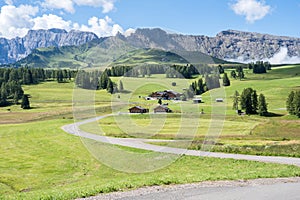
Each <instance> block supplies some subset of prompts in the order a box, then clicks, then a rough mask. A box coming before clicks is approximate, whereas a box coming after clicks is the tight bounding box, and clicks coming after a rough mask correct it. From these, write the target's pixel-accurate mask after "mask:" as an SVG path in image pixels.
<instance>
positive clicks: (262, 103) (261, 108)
mask: <svg viewBox="0 0 300 200" xmlns="http://www.w3.org/2000/svg"><path fill="white" fill-rule="evenodd" d="M258 114H259V115H260V116H266V115H267V114H268V107H267V102H266V98H265V96H264V95H263V94H260V95H259V98H258Z"/></svg>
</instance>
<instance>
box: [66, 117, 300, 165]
mask: <svg viewBox="0 0 300 200" xmlns="http://www.w3.org/2000/svg"><path fill="white" fill-rule="evenodd" d="M108 116H112V115H104V116H100V117H95V118H91V119H88V120H84V121H81V122H77V123H73V124H69V125H65V126H63V127H62V129H63V130H64V131H65V132H67V133H70V134H73V135H76V136H80V137H83V138H88V139H92V140H96V141H100V142H104V143H110V144H116V145H121V146H127V147H133V148H138V149H144V150H150V151H156V152H162V153H171V154H180V155H182V154H185V155H190V156H207V157H215V158H232V159H238V160H251V161H260V162H272V163H280V164H290V165H296V166H299V167H300V158H291V157H279V156H254V155H243V154H228V153H216V152H204V151H199V150H186V149H180V148H172V147H162V146H158V145H153V144H147V143H146V142H152V141H153V140H151V139H138V138H113V137H106V136H100V135H95V134H91V133H87V132H85V131H82V130H80V129H79V126H80V125H83V124H86V123H90V122H93V121H97V120H101V119H103V118H105V117H108ZM156 141H162V142H163V141H167V140H156Z"/></svg>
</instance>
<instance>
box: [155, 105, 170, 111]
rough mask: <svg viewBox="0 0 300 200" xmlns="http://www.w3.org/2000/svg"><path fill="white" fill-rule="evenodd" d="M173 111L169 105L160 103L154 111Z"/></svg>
mask: <svg viewBox="0 0 300 200" xmlns="http://www.w3.org/2000/svg"><path fill="white" fill-rule="evenodd" d="M171 112H172V110H171V109H170V108H168V107H167V106H162V105H159V106H157V107H156V108H154V113H171Z"/></svg>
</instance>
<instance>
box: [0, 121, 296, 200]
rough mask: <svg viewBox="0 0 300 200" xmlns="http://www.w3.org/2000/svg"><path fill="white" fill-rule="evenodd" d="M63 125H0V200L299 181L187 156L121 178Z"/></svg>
mask: <svg viewBox="0 0 300 200" xmlns="http://www.w3.org/2000/svg"><path fill="white" fill-rule="evenodd" d="M68 123H72V120H68V119H64V120H63V119H59V120H47V121H42V122H34V123H24V124H17V125H0V142H1V145H0V152H1V159H0V169H1V170H0V199H71V198H77V197H85V196H90V195H95V194H98V193H103V192H112V191H119V190H126V189H133V188H137V187H142V186H148V185H163V184H178V183H189V182H198V181H205V180H227V179H229V180H234V179H253V178H262V177H289V176H300V168H298V167H295V166H287V165H278V164H266V163H258V162H249V161H235V160H226V159H214V158H199V157H188V156H184V157H181V158H180V159H179V160H177V161H176V162H174V163H172V164H171V165H170V166H168V167H167V168H165V169H161V170H158V171H155V172H151V173H143V174H128V173H122V172H119V171H116V170H114V169H111V168H109V167H107V166H105V165H103V164H101V163H100V162H98V161H97V160H96V159H95V158H94V157H92V155H91V154H90V153H89V152H88V151H87V149H85V148H84V146H83V144H82V143H81V141H80V138H77V137H75V136H72V135H68V134H66V133H64V132H63V131H62V130H61V129H60V127H61V126H62V125H64V124H68ZM122 150H124V151H135V150H134V149H128V148H122ZM137 152H138V151H137Z"/></svg>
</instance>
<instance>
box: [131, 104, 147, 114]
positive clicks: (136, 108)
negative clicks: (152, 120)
mask: <svg viewBox="0 0 300 200" xmlns="http://www.w3.org/2000/svg"><path fill="white" fill-rule="evenodd" d="M129 112H130V113H148V112H149V109H146V108H143V107H141V106H134V107H132V108H129Z"/></svg>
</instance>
